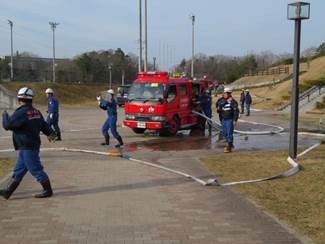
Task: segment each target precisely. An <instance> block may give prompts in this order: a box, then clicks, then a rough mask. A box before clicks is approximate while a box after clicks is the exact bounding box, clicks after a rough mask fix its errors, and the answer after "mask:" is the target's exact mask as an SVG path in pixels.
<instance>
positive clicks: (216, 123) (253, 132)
mask: <svg viewBox="0 0 325 244" xmlns="http://www.w3.org/2000/svg"><path fill="white" fill-rule="evenodd" d="M192 113H193V114H196V115H199V116H201V117H203V118H205V119H206V120H207V121H208V122H209V124H211V125H212V126H214V127H215V128H216V129H218V130H220V127H221V124H220V123H219V122H217V121H214V120H212V119H211V118H209V117H207V116H206V115H205V114H202V113H199V112H197V111H194V110H193V111H192ZM239 121H241V122H244V123H250V124H254V125H264V126H269V127H273V128H276V129H277V130H276V131H241V130H234V132H235V133H237V134H242V135H273V134H280V133H282V132H283V131H284V128H282V127H280V126H276V125H269V124H264V123H257V122H252V121H246V120H239ZM215 125H217V126H218V127H217V126H215Z"/></svg>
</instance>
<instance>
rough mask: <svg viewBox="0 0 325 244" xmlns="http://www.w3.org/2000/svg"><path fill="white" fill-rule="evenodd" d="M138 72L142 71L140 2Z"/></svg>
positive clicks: (140, 2)
mask: <svg viewBox="0 0 325 244" xmlns="http://www.w3.org/2000/svg"><path fill="white" fill-rule="evenodd" d="M138 65H139V72H141V71H142V0H139V64H138Z"/></svg>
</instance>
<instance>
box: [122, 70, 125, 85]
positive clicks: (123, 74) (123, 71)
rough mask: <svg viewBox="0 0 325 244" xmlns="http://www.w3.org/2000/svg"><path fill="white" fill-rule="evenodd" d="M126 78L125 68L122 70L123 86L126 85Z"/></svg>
mask: <svg viewBox="0 0 325 244" xmlns="http://www.w3.org/2000/svg"><path fill="white" fill-rule="evenodd" d="M124 80H125V70H124V69H123V70H122V86H124Z"/></svg>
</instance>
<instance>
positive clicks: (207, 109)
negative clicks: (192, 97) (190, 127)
mask: <svg viewBox="0 0 325 244" xmlns="http://www.w3.org/2000/svg"><path fill="white" fill-rule="evenodd" d="M198 102H199V103H200V106H201V109H202V112H203V113H204V115H205V116H206V117H208V118H209V119H211V118H212V110H211V105H212V98H211V95H210V91H209V89H205V90H204V91H203V95H202V96H199V97H198ZM205 124H206V119H204V120H202V129H203V131H204V130H205ZM208 125H209V134H211V130H212V127H211V121H208Z"/></svg>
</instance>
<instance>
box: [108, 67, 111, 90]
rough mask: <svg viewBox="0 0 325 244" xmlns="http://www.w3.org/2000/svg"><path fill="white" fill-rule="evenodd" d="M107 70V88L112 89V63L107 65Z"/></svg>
mask: <svg viewBox="0 0 325 244" xmlns="http://www.w3.org/2000/svg"><path fill="white" fill-rule="evenodd" d="M108 71H109V89H112V65H110V64H109V65H108Z"/></svg>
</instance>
